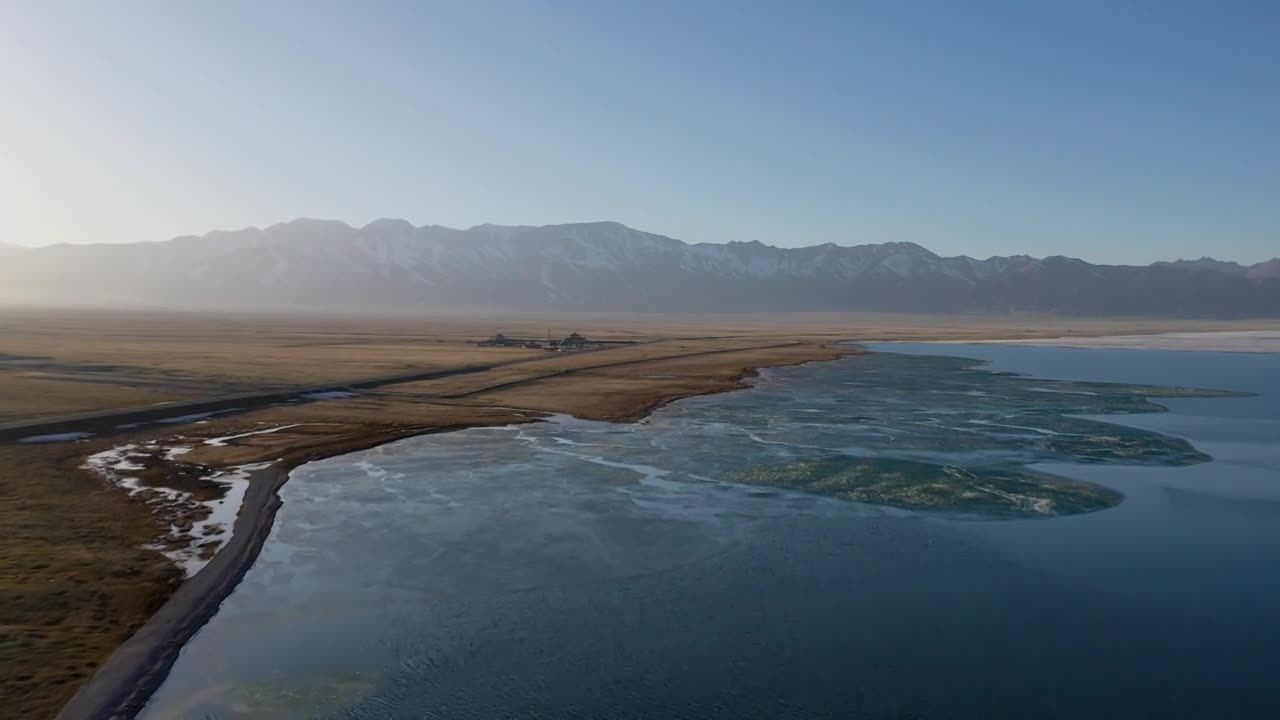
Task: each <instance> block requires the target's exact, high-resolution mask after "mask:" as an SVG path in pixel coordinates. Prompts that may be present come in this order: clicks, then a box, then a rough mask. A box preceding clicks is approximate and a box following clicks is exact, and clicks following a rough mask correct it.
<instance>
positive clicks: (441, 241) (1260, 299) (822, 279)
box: [0, 219, 1280, 317]
mask: <svg viewBox="0 0 1280 720" xmlns="http://www.w3.org/2000/svg"><path fill="white" fill-rule="evenodd" d="M1273 266H1276V267H1280V262H1277V261H1272V264H1266V263H1263V264H1260V265H1258V266H1254V268H1245V267H1242V266H1238V265H1236V264H1234V263H1218V262H1217V261H1212V260H1208V259H1202V260H1200V261H1193V262H1190V263H1187V262H1186V261H1180V262H1177V263H1157V264H1155V265H1151V266H1148V267H1131V266H1107V265H1091V264H1089V263H1086V262H1084V261H1081V260H1074V259H1071V258H1065V257H1051V258H1045V259H1036V258H1031V257H1026V256H1014V257H993V258H988V259H986V260H977V259H974V258H970V257H964V256H961V257H940V256H938V255H936V254H934V253H932V252H930V251H929V250H927V249H925V248H923V247H920V246H919V245H915V244H913V243H883V244H876V245H859V246H853V247H848V246H839V245H834V244H826V245H817V246H812V247H805V248H794V249H784V248H776V247H772V246H769V245H764V244H762V243H759V242H733V243H728V244H725V245H716V244H707V243H701V244H692V245H691V244H686V243H683V242H681V241H679V240H675V239H672V238H669V237H664V236H661V235H654V234H651V233H646V232H641V231H638V230H633V229H631V228H628V227H626V226H624V225H620V224H618V223H611V222H602V223H579V224H568V225H550V226H544V227H523V226H522V227H506V226H498V225H479V226H476V227H473V228H470V229H467V230H457V229H452V228H445V227H439V226H424V227H414V226H413V225H411V224H409V223H408V222H405V221H403V220H378V221H375V222H373V223H370V224H369V225H366V226H365V227H363V228H352V227H350V226H348V225H346V224H344V223H341V222H336V221H326V220H310V219H301V220H295V221H293V222H289V223H282V224H279V225H274V226H272V227H269V228H266V229H257V228H249V229H246V230H240V231H236V232H212V233H209V234H206V235H204V236H200V237H196V236H184V237H179V238H174V239H173V240H169V241H167V242H158V243H135V244H117V245H57V246H51V247H47V248H38V249H27V250H23V251H21V252H18V253H8V254H7V256H6V258H5V261H4V262H3V263H2V264H0V300H19V299H20V300H26V301H33V300H34V301H43V302H57V303H67V302H75V303H86V302H89V303H96V304H118V305H163V306H179V307H295V308H298V307H309V308H320V307H324V308H335V307H342V308H376V307H412V306H423V305H445V306H463V307H492V308H529V309H579V310H631V311H649V312H652V311H765V310H774V311H777V310H883V311H910V312H941V311H947V312H957V311H981V312H1010V311H1034V312H1057V313H1068V314H1086V315H1104V314H1141V315H1177V316H1194V317H1242V316H1280V277H1277V273H1275V272H1274V271H1273V269H1272V268H1273Z"/></svg>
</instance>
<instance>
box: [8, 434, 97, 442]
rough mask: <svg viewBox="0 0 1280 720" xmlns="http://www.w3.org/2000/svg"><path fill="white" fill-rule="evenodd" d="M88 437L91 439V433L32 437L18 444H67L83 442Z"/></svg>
mask: <svg viewBox="0 0 1280 720" xmlns="http://www.w3.org/2000/svg"><path fill="white" fill-rule="evenodd" d="M89 437H93V433H89V432H66V433H53V434H52V435H32V436H31V437H24V438H22V439H21V440H19V441H18V442H20V443H51V442H67V441H68V440H83V439H85V438H89Z"/></svg>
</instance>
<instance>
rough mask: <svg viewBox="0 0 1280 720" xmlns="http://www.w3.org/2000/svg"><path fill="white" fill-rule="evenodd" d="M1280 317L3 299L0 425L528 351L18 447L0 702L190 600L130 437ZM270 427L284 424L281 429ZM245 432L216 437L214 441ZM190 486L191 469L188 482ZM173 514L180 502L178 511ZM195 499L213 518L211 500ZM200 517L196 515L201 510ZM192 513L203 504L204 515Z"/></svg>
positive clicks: (10, 488)
mask: <svg viewBox="0 0 1280 720" xmlns="http://www.w3.org/2000/svg"><path fill="white" fill-rule="evenodd" d="M1275 329H1280V322H1275V321H1272V322H1247V323H1246V322H1241V323H1223V322H1206V321H1169V320H1150V319H1141V318H1138V319H1129V318H1122V319H1105V320H1075V319H1061V318H1046V317H1024V316H1011V317H998V318H992V317H980V316H957V317H941V318H940V317H923V316H901V315H871V314H845V313H805V314H791V315H764V316H761V315H752V316H736V315H715V316H679V317H665V316H653V315H601V314H564V315H552V316H547V315H519V314H500V313H490V314H479V313H477V314H461V313H456V312H445V311H428V310H424V311H422V312H421V313H419V314H416V315H403V314H401V315H385V316H356V315H350V316H320V315H306V314H295V315H284V314H276V315H272V314H255V315H249V314H244V315H228V314H212V313H194V312H192V313H159V312H141V311H139V312H124V311H102V310H69V309H63V310H49V309H29V308H27V309H24V308H9V309H0V423H14V422H21V421H28V420H33V421H34V420H44V421H46V423H47V424H49V425H50V426H52V427H53V430H52V431H48V430H40V431H33V432H32V433H31V434H32V435H38V434H45V433H46V432H53V431H56V420H57V418H58V417H60V416H63V415H68V414H73V413H81V412H86V411H101V410H113V409H117V408H145V407H150V406H154V405H156V404H158V403H171V402H179V401H192V400H201V399H206V398H215V397H219V396H223V395H233V394H237V393H251V392H261V391H268V390H282V391H289V390H290V389H293V388H298V389H301V388H307V387H312V386H316V385H323V384H333V385H342V384H344V383H347V382H351V381H356V380H359V379H362V378H368V377H372V376H379V375H387V374H392V373H400V372H408V371H416V370H431V369H446V368H457V367H463V366H467V365H476V364H494V363H505V362H510V361H518V362H515V363H513V364H505V365H500V366H497V367H493V368H490V369H487V370H483V371H478V372H472V373H468V374H465V375H454V376H449V377H443V378H438V379H431V380H423V381H417V382H406V383H393V384H386V385H381V386H379V387H376V388H372V389H368V390H362V391H360V392H359V393H353V394H350V395H346V394H339V395H336V396H332V397H326V398H314V399H306V400H305V401H300V402H291V403H278V402H271V403H262V404H250V405H249V406H246V407H244V408H241V409H240V410H238V411H236V412H228V413H224V414H220V415H217V416H210V417H207V418H203V419H201V420H197V421H192V422H189V423H186V424H174V425H167V424H163V423H153V424H147V425H144V426H141V427H121V428H119V429H118V430H117V431H116V432H113V433H110V434H106V435H97V436H94V437H90V438H86V439H83V440H80V441H78V442H54V443H19V442H7V443H0V527H4V528H6V530H7V531H8V537H7V538H6V542H5V543H3V544H0V706H2V707H5V708H6V709H8V711H9V712H12V713H14V716H15V717H51V716H53V715H54V714H55V713H56V712H57V710H58V708H59V707H61V706H62V705H63V703H65V702H66V701H67V699H68V698H69V697H70V696H71V695H72V694H73V693H74V692H75V691H76V689H77V687H79V686H80V685H81V683H83V682H84V680H85V679H86V678H88V677H89V676H90V675H92V674H93V673H94V672H95V671H96V670H97V669H98V668H99V667H100V666H101V665H102V663H103V662H104V661H105V660H106V659H107V657H108V656H109V655H110V654H111V652H112V651H113V650H114V649H115V648H116V647H117V646H118V645H119V644H120V643H121V642H122V641H123V640H125V639H126V638H128V637H129V636H130V635H131V634H132V633H133V632H134V631H135V630H136V629H137V628H138V627H140V626H141V625H142V624H143V623H144V622H145V621H146V620H147V618H148V617H150V616H151V615H152V614H153V613H154V612H155V611H156V610H157V609H158V608H159V607H160V606H161V605H163V604H164V602H165V601H166V600H167V599H168V597H169V596H170V595H171V594H172V593H173V591H174V590H175V589H176V588H177V587H178V585H179V584H180V583H181V582H182V580H183V574H182V572H181V570H180V569H179V568H178V567H177V566H175V565H174V563H173V562H171V561H170V560H169V558H167V557H166V556H165V555H163V554H161V553H160V552H159V551H157V549H156V544H157V543H159V542H162V541H170V542H172V541H173V538H172V537H170V536H171V535H172V532H173V530H172V528H171V527H170V526H169V523H168V521H166V519H165V518H166V517H169V518H170V519H172V517H171V515H169V516H166V514H165V512H164V511H163V508H159V506H158V504H157V503H156V502H154V501H155V496H156V494H157V493H158V492H159V491H153V492H148V491H147V489H148V488H150V489H152V490H154V489H155V488H165V487H177V488H178V489H183V490H190V483H191V482H192V480H191V475H190V473H186V472H178V471H177V470H178V469H179V468H178V465H177V464H168V465H166V464H157V465H155V466H152V467H148V468H147V469H146V470H145V471H144V472H143V473H142V475H143V480H142V482H143V485H144V489H143V491H142V492H139V493H135V494H132V495H131V494H129V493H127V492H125V491H123V490H121V489H119V488H118V487H115V486H114V485H112V484H110V483H108V482H107V481H105V480H104V479H103V478H102V477H100V476H99V475H97V474H95V473H93V472H91V471H90V470H87V469H85V468H84V464H85V459H86V458H87V457H88V456H90V455H92V454H94V453H99V452H103V451H107V450H110V449H112V448H114V447H118V446H120V445H123V444H134V445H145V444H147V443H154V444H155V446H156V447H164V446H167V445H172V444H175V443H178V442H181V443H184V444H186V445H189V446H191V447H192V449H191V450H190V451H189V452H187V453H186V454H184V455H183V456H182V458H181V461H182V462H181V464H182V466H183V467H185V468H187V469H190V468H192V467H194V468H198V469H200V471H201V472H206V473H211V472H217V471H219V470H223V469H226V468H229V467H234V466H240V465H245V464H252V463H259V462H272V461H276V462H282V461H289V462H293V463H294V464H296V463H298V462H303V461H305V460H307V459H311V458H314V457H320V456H324V455H327V454H336V453H340V452H343V451H344V449H346V448H349V447H356V446H368V445H370V444H376V443H377V442H379V441H382V440H384V439H392V438H396V437H404V436H406V435H411V434H414V433H418V432H429V431H433V430H440V429H449V428H454V427H464V426H469V425H485V424H505V423H510V422H528V421H534V420H536V419H537V418H538V417H540V416H541V415H542V414H544V413H568V414H573V415H577V416H580V417H585V418H591V419H598V420H610V421H620V422H621V421H630V420H634V419H637V418H639V417H642V416H643V415H645V414H646V413H648V412H650V411H651V410H652V409H653V408H655V407H657V406H659V405H661V404H662V403H665V402H668V401H670V400H673V399H676V398H679V397H684V396H689V395H696V394H702V393H708V392H720V391H725V390H731V389H733V388H736V387H740V386H741V385H742V383H743V378H744V377H745V376H747V375H748V374H749V373H750V371H751V370H753V369H754V368H758V367H768V366H776V365H789V364H797V363H803V362H809V361H814V360H823V359H829V358H834V357H837V356H838V355H840V354H842V353H845V352H849V350H848V349H846V348H838V347H835V345H834V343H836V342H837V341H843V340H868V341H869V340H933V339H952V340H972V339H990V338H1036V337H1063V336H1067V337H1070V336H1086V335H1140V334H1150V333H1161V332H1195V331H1204V330H1275ZM575 331H576V332H579V333H582V334H583V335H585V336H587V337H588V338H590V339H593V340H601V341H625V342H627V343H631V344H618V345H608V346H604V347H602V348H601V349H597V350H594V351H591V352H580V353H548V352H546V351H544V350H541V349H526V348H522V347H482V346H480V345H478V344H477V343H478V341H481V340H484V339H485V338H487V337H489V336H490V335H493V334H494V333H497V332H502V333H505V334H507V335H509V336H514V337H522V338H528V339H531V340H545V339H546V338H548V337H557V338H559V337H564V336H566V335H568V334H569V333H570V332H575ZM263 430H268V431H270V432H262V431H263ZM236 435H239V436H241V437H239V438H237V439H235V440H231V441H226V442H222V443H220V444H210V443H207V442H205V441H206V440H209V439H212V438H225V437H228V436H236ZM183 483H186V485H184V484H183ZM171 509H172V508H170V510H171ZM195 512H197V513H199V512H200V511H199V509H197V510H196V511H195ZM197 519H198V518H197ZM190 520H191V518H187V522H188V524H189V522H190Z"/></svg>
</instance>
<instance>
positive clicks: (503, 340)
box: [477, 333, 520, 347]
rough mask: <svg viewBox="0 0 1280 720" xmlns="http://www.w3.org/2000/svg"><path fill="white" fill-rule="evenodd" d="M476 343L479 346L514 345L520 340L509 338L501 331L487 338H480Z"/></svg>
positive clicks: (518, 343)
mask: <svg viewBox="0 0 1280 720" xmlns="http://www.w3.org/2000/svg"><path fill="white" fill-rule="evenodd" d="M477 344H478V345H480V347H515V346H518V345H520V341H519V340H515V339H513V338H509V337H507V336H506V335H503V334H502V333H498V334H497V335H494V336H493V337H491V338H489V339H488V340H481V341H480V342H479V343H477Z"/></svg>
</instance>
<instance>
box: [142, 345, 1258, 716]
mask: <svg viewBox="0 0 1280 720" xmlns="http://www.w3.org/2000/svg"><path fill="white" fill-rule="evenodd" d="M887 349H893V350H895V351H898V352H911V353H932V354H946V355H963V356H967V357H981V358H984V359H990V360H993V361H995V366H996V367H999V368H1002V369H1012V370H1017V371H1021V372H1028V373H1034V374H1035V375H1037V376H1041V377H1048V378H1064V379H1079V380H1090V381H1105V382H1124V383H1159V384H1169V385H1178V386H1189V387H1209V388H1220V389H1234V390H1242V391H1249V392H1255V393H1259V394H1258V395H1257V396H1255V397H1247V398H1203V399H1201V398H1198V399H1191V400H1169V401H1161V403H1162V404H1165V405H1167V406H1168V407H1170V408H1171V409H1172V412H1170V413H1164V414H1146V415H1125V416H1122V417H1117V416H1114V415H1113V416H1107V417H1106V420H1107V421H1108V422H1116V421H1117V420H1119V421H1121V422H1124V423H1126V424H1131V425H1134V426H1139V427H1142V428H1146V429H1149V430H1153V431H1157V432H1161V433H1168V434H1172V435H1174V436H1177V437H1181V438H1184V439H1187V440H1189V441H1191V443H1192V444H1193V445H1194V447H1195V448H1196V449H1197V450H1200V451H1202V452H1205V453H1208V454H1209V455H1212V456H1213V458H1214V459H1213V461H1212V462H1208V463H1202V464H1195V465H1188V466H1185V467H1162V466H1152V465H1117V464H1088V465H1084V464H1075V463H1067V464H1052V465H1037V467H1038V468H1040V469H1047V470H1049V471H1051V472H1053V473H1057V474H1060V475H1064V476H1069V477H1073V478H1077V479H1080V480H1086V481H1089V482H1094V483H1100V484H1103V485H1106V486H1108V487H1111V488H1114V489H1116V490H1119V491H1120V492H1122V493H1124V495H1125V500H1124V502H1123V503H1121V504H1120V505H1119V506H1117V507H1114V508H1111V509H1107V510H1103V511H1100V512H1093V513H1087V514H1082V515H1074V516H1070V517H1054V518H1036V519H1026V520H1010V519H999V520H996V519H989V520H988V519H975V518H973V517H960V516H955V515H946V514H936V513H930V512H920V511H907V510H903V509H900V508H892V507H883V506H876V505H867V504H861V503H851V502H844V501H839V500H834V499H831V498H825V497H819V496H814V495H807V494H799V493H791V492H785V491H777V490H771V489H768V488H761V487H747V486H742V485H735V484H732V483H726V482H723V481H722V478H721V475H723V474H724V473H726V472H729V471H732V470H733V469H734V468H737V467H741V466H745V465H749V464H755V463H761V462H776V461H782V460H788V459H803V458H806V457H809V456H810V455H812V454H813V453H830V452H839V451H841V450H849V451H853V449H856V451H857V452H860V453H867V452H875V453H881V454H884V455H885V456H895V457H896V455H895V453H896V452H899V450H895V446H894V442H895V440H894V439H892V438H889V439H885V436H886V435H889V434H891V433H887V432H885V429H884V428H882V427H877V426H876V423H875V421H874V414H870V416H869V417H862V418H860V419H858V420H856V421H855V420H852V419H850V420H848V421H847V422H846V421H845V420H839V421H832V418H834V417H845V416H853V415H858V413H859V410H860V409H861V410H865V409H866V407H861V406H863V405H867V406H870V404H871V400H870V398H871V397H872V396H874V397H875V398H877V399H876V403H879V404H878V405H877V406H876V407H885V406H886V405H885V404H886V403H887V404H889V405H893V404H895V403H896V404H898V405H902V404H904V403H915V404H916V405H917V406H918V407H908V408H902V409H901V410H902V411H903V412H908V411H909V413H911V414H914V413H920V414H932V415H934V416H935V420H936V422H938V423H943V424H945V423H946V422H950V421H949V420H948V418H954V417H956V416H957V415H959V414H962V413H961V411H962V410H963V407H964V406H963V399H962V398H963V396H959V397H960V398H961V399H959V400H957V399H956V397H952V398H951V399H949V400H945V401H939V403H938V404H937V405H936V406H934V405H928V406H924V405H920V401H919V398H918V394H913V393H904V394H902V395H901V396H899V395H895V394H894V393H893V392H890V390H892V388H893V386H894V383H897V384H898V385H899V386H901V385H902V384H904V383H912V382H918V378H917V379H915V380H913V379H912V377H908V376H895V374H894V373H893V372H879V373H874V374H869V373H868V372H867V371H866V370H867V367H869V366H868V365H867V364H866V363H862V364H860V361H859V359H858V358H852V359H848V360H844V361H839V362H836V363H823V364H815V365H810V366H805V367H800V368H787V369H780V370H775V371H769V372H766V373H765V374H764V376H763V377H762V378H761V379H760V382H759V383H758V385H757V387H755V388H754V389H752V390H748V391H743V392H738V393H731V394H726V395H717V396H709V397H702V398H692V399H689V400H685V401H681V402H679V403H676V404H674V405H672V406H669V407H667V408H665V409H663V410H662V411H660V412H659V413H657V414H656V415H654V416H653V417H652V418H650V420H648V421H646V422H644V423H638V424H633V425H609V424H603V423H590V422H584V421H578V420H573V419H568V418H563V419H559V420H557V421H556V422H553V423H543V424H537V425H527V426H522V427H517V428H500V429H488V430H470V431H464V432H458V433H450V434H447V435H437V436H429V437H422V438H415V439H411V440H407V441H403V442H399V443H395V444H392V445H388V446H384V447H382V448H378V449H375V450H371V451H368V452H362V453H356V454H353V455H348V456H345V457H341V458H334V459H331V460H326V461H322V462H318V463H313V464H311V465H307V466H305V467H303V468H299V469H298V470H297V471H295V473H294V475H293V478H292V480H291V481H290V483H289V484H288V485H286V487H285V488H284V490H283V492H282V496H283V499H284V507H283V509H282V511H281V513H280V515H279V517H278V519H277V525H276V528H275V530H274V531H273V534H272V536H271V538H270V539H269V540H268V543H267V546H266V547H265V549H264V552H263V554H262V556H261V558H260V559H259V561H258V563H257V564H256V565H255V566H254V568H252V569H251V570H250V572H249V573H248V575H247V576H246V578H245V581H244V583H243V584H242V585H241V586H240V587H239V588H237V590H236V591H235V592H234V593H233V594H232V595H231V597H230V598H228V600H227V601H226V602H225V603H224V605H223V607H222V609H221V611H220V612H219V614H218V615H217V616H216V617H215V618H214V619H213V620H212V621H211V622H210V624H209V625H208V626H207V627H206V628H205V629H204V630H202V631H201V633H200V634H199V635H198V636H197V637H196V638H195V639H194V640H193V641H192V642H191V643H190V644H189V645H188V647H187V648H186V649H185V650H184V652H183V655H182V657H181V658H180V660H179V662H178V664H177V665H176V667H175V668H174V671H173V673H172V675H171V676H170V678H169V680H168V681H167V682H166V683H165V685H164V686H163V687H162V688H161V689H160V691H159V692H158V693H157V694H156V696H155V698H154V699H153V701H152V703H151V705H150V706H149V707H148V709H147V711H146V712H145V713H144V717H146V718H149V719H152V718H168V717H181V718H186V717H191V718H291V717H298V718H351V719H357V718H358V719H365V718H369V719H372V718H437V717H439V718H503V717H520V718H526V717H547V718H562V717H580V718H606V717H607V718H650V717H688V718H808V717H832V718H858V717H866V718H882V717H883V718H904V717H919V718H990V717H1036V718H1059V717H1061V718H1075V717H1125V718H1133V717H1206V718H1231V717H1275V716H1280V603H1278V602H1277V599H1278V598H1280V563H1278V562H1276V552H1277V550H1280V358H1277V357H1276V356H1274V355H1237V354H1216V353H1169V352H1159V351H1126V350H1071V349H1056V348H1036V347H1001V346H955V345H946V346H939V345H923V346H915V345H912V346H888V347H887ZM975 392H979V391H977V390H975ZM860 397H861V398H866V400H865V401H860V400H859V398H860ZM957 403H959V404H957ZM958 408H959V409H958ZM898 412H899V411H895V413H898ZM899 416H900V417H901V415H900V414H899ZM824 419H825V421H824ZM877 438H878V439H877ZM916 445H918V442H917V443H913V444H910V447H903V448H900V452H902V453H906V454H907V456H910V457H916V456H917V454H918V453H921V452H928V453H930V454H931V455H932V456H939V455H946V454H947V453H952V452H954V453H955V454H956V455H957V456H966V457H967V456H968V455H972V448H948V447H936V448H920V447H917V446H916ZM992 452H998V453H1004V454H1008V453H1014V454H1015V455H1016V452H1015V451H1012V450H1008V449H1004V448H999V449H998V450H997V451H992ZM1024 455H1025V456H1026V457H1027V458H1034V457H1038V455H1036V454H1035V453H1033V452H1027V453H1024ZM1018 457H1021V455H1019V456H1018Z"/></svg>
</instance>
